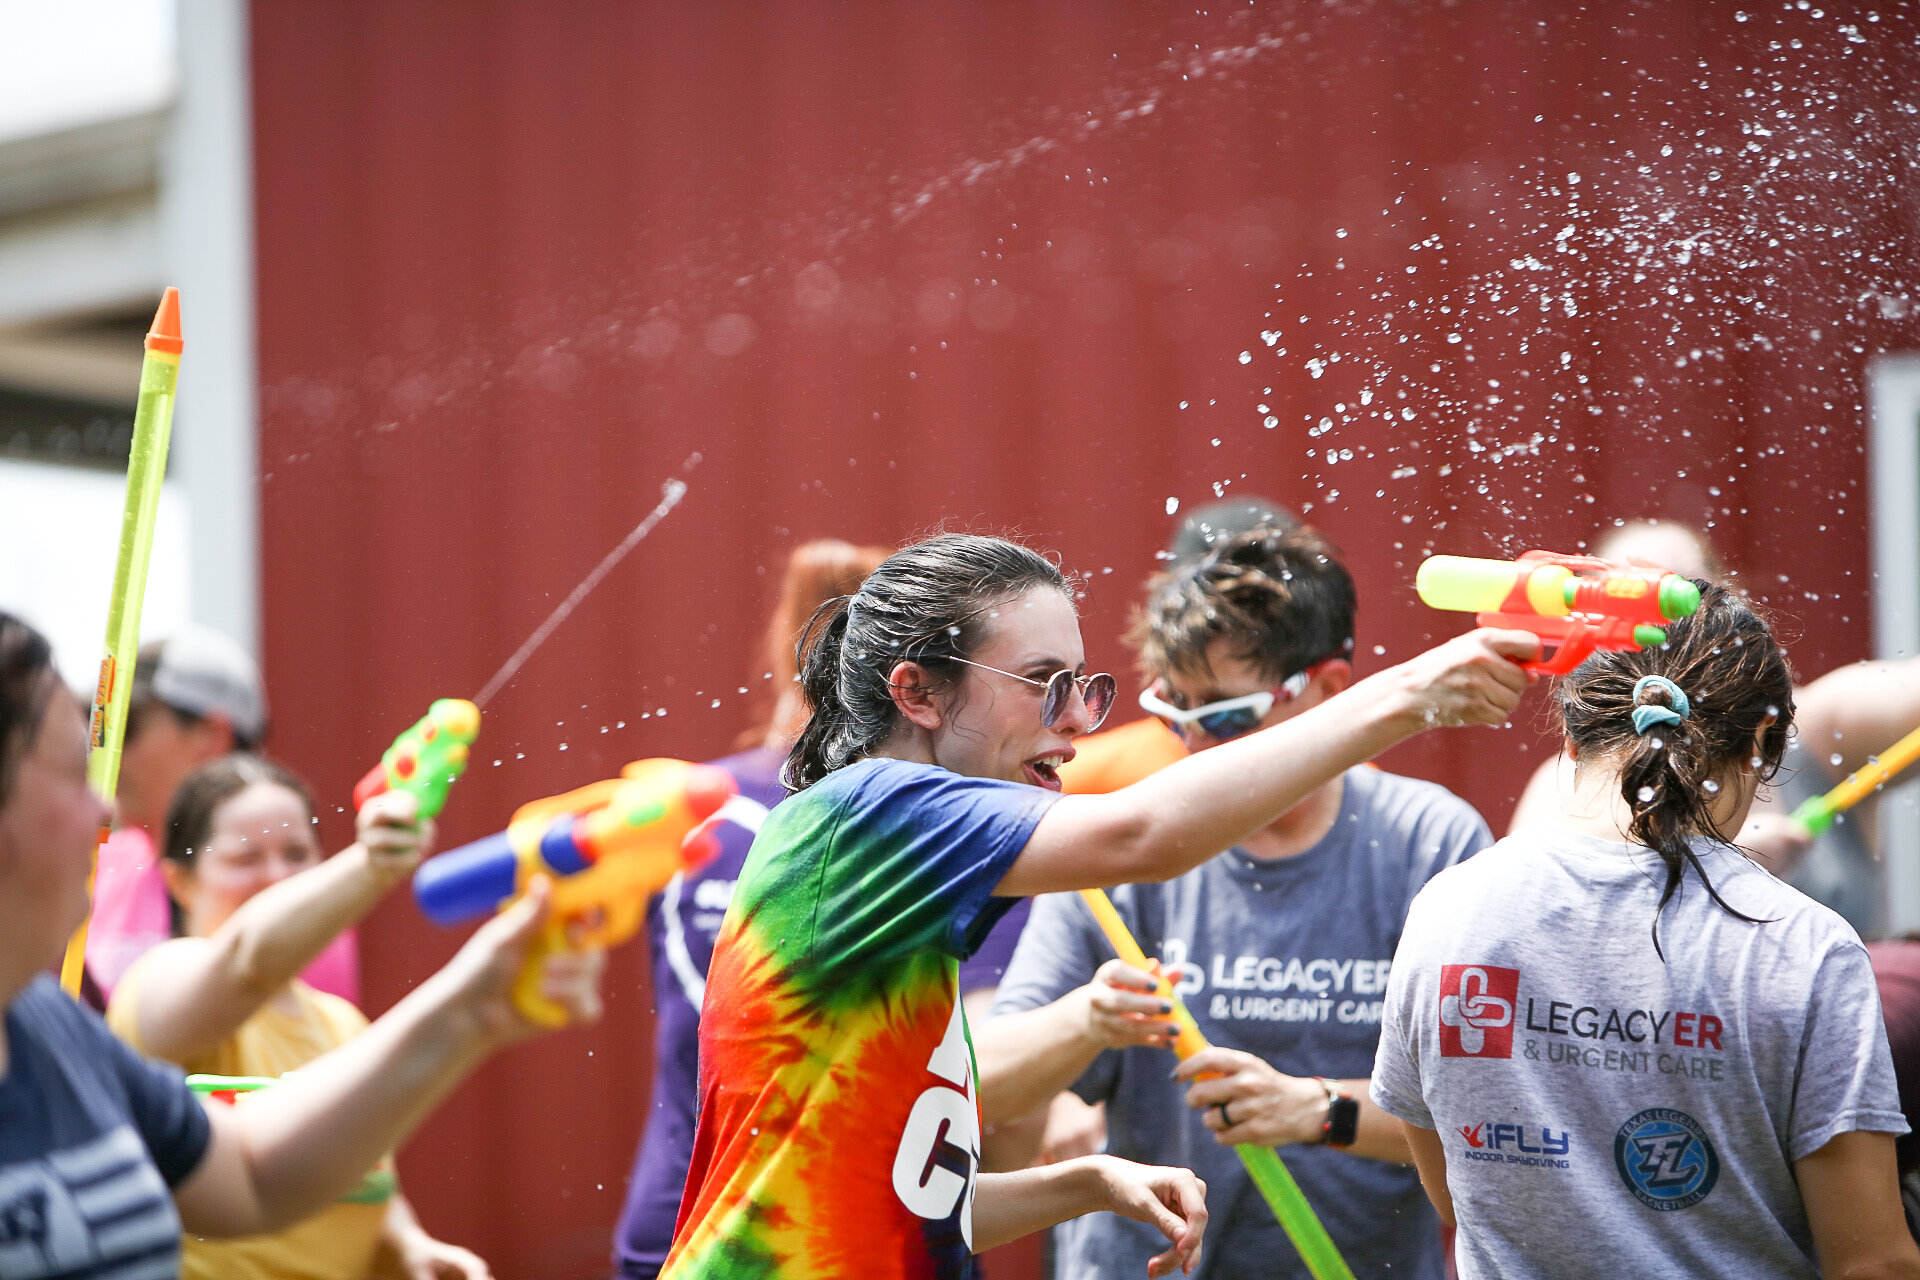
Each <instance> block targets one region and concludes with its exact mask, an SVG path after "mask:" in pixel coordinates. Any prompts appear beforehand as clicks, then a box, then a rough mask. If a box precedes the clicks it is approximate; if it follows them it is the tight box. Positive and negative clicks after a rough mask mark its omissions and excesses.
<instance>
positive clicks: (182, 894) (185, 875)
mask: <svg viewBox="0 0 1920 1280" xmlns="http://www.w3.org/2000/svg"><path fill="white" fill-rule="evenodd" d="M160 878H161V879H162V880H165V881H166V882H167V896H168V897H169V898H172V899H173V901H174V904H175V905H176V906H178V907H179V908H180V910H181V911H183V912H184V911H185V910H187V899H188V898H189V897H191V896H192V894H193V868H192V867H191V866H189V865H187V864H186V863H184V862H182V861H180V860H179V859H178V858H162V859H160Z"/></svg>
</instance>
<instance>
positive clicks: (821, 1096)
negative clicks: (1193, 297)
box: [662, 534, 1535, 1280]
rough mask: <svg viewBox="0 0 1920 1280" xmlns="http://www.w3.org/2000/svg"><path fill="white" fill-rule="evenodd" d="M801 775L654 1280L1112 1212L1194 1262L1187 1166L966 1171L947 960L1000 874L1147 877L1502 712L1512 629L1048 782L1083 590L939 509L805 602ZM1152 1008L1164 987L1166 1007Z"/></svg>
mask: <svg viewBox="0 0 1920 1280" xmlns="http://www.w3.org/2000/svg"><path fill="white" fill-rule="evenodd" d="M803 644H804V645H805V653H804V658H803V662H802V672H801V681H802V685H803V687H804V690H805V692H806V695H807V701H808V704H809V706H810V708H811V709H812V713H813V714H812V718H811V720H810V721H809V723H808V725H807V728H806V730H805V731H804V732H803V733H802V735H801V737H800V740H799V742H798V743H797V744H796V746H795V748H794V751H793V754H792V756H791V757H790V759H789V762H788V782H789V785H791V786H793V787H794V788H795V789H796V790H797V791H798V793H799V794H797V795H795V796H794V797H793V798H792V799H790V800H789V801H787V802H786V803H785V804H783V805H782V806H780V807H779V808H778V809H776V810H775V811H774V812H773V814H772V815H771V816H770V817H769V819H768V821H767V823H766V825H765V826H764V827H763V828H761V832H760V835H759V837H758V839H757V840H756V841H755V843H754V846H753V851H752V852H751V853H750V854H749V855H748V858H747V863H746V866H745V868H744V869H743V871H742V873H741V877H740V880H739V883H738V885H737V886H736V888H735V890H734V895H733V902H732V906H731V907H730V908H729V910H728V913H727V918H726V922H725V924H723V925H722V927H721V933H720V937H719V940H718V941H717V943H716V944H715V948H714V954H713V963H712V967H711V969H710V971H709V973H708V977H707V993H706V1004H705V1008H704V1012H703V1015H702V1022H701V1034H700V1054H701V1111H700V1122H699V1130H698V1133H697V1135H696V1137H695V1140H694V1153H693V1167H692V1170H691V1171H690V1173H689V1176H688V1182H687V1191H686V1195H685V1198H684V1199H683V1200H682V1202H681V1207H680V1225H679V1229H678V1230H677V1232H676V1233H675V1243H674V1249H673V1252H672V1254H671V1255H670V1256H669V1257H668V1259H667V1264H666V1268H665V1270H664V1271H663V1273H662V1274H663V1275H664V1276H666V1277H669V1278H671V1280H694V1278H695V1277H700V1278H706V1277H715V1278H721V1280H734V1278H735V1277H786V1278H791V1280H816V1278H817V1280H827V1278H828V1277H841V1276H849V1275H859V1276H863V1277H876V1278H878V1280H909V1278H912V1280H920V1278H922V1277H925V1278H927V1280H948V1278H953V1277H959V1276H961V1275H963V1274H964V1273H965V1270H966V1263H967V1255H968V1253H969V1252H970V1251H973V1250H979V1249H986V1248H990V1247H992V1246H994V1245H996V1244H1000V1243H1003V1242H1005V1241H1008V1240H1011V1239H1014V1238H1016V1237H1018V1236H1021V1235H1024V1234H1026V1233H1027V1232H1030V1231H1035V1230H1039V1229H1040V1228H1043V1227H1046V1226H1050V1225H1052V1224H1053V1223H1055V1222H1060V1221H1063V1220H1065V1219H1066V1218H1069V1217H1074V1216H1077V1215H1079V1214H1082V1213H1089V1212H1093V1211H1096V1210H1100V1209H1110V1210H1113V1211H1115V1212H1119V1213H1123V1214H1126V1215H1127V1216H1129V1217H1133V1218H1137V1219H1140V1220H1142V1221H1145V1222H1150V1223H1152V1224H1154V1225H1156V1226H1157V1227H1159V1228H1160V1229H1161V1230H1162V1231H1164V1232H1165V1233H1166V1235H1167V1238H1168V1239H1169V1241H1170V1242H1171V1244H1170V1246H1169V1248H1168V1249H1167V1250H1166V1251H1165V1252H1164V1253H1162V1254H1160V1255H1159V1256H1158V1257H1156V1258H1155V1259H1153V1261H1152V1263H1151V1264H1150V1267H1149V1272H1150V1274H1152V1275H1156V1276H1158V1275H1165V1274H1167V1273H1169V1272H1171V1271H1172V1270H1173V1269H1174V1268H1175V1267H1177V1266H1178V1267H1184V1268H1186V1269H1188V1270H1191V1268H1192V1266H1193V1265H1194V1264H1195V1263H1196V1262H1197V1261H1198V1257H1199V1247H1200V1237H1201V1233H1202V1231H1203V1229H1204V1225H1205V1219H1206V1211H1205V1208H1204V1204H1203V1188H1202V1187H1201V1185H1200V1183H1199V1182H1198V1180H1197V1179H1195V1178H1194V1177H1193V1175H1192V1174H1191V1173H1188V1172H1186V1171H1184V1170H1171V1169H1158V1168H1150V1167H1146V1166H1141V1165H1136V1164H1132V1163H1130V1162H1127V1161H1123V1160H1117V1159H1114V1158H1111V1157H1107V1156H1091V1157H1085V1158H1083V1159H1079V1160H1070V1161H1066V1162H1063V1163H1061V1164H1057V1165H1051V1166H1048V1167H1045V1168H1039V1169H1028V1170H1023V1171H1021V1172H1018V1173H1005V1174H981V1173H979V1172H978V1163H979V1110H978V1102H977V1099H976V1090H975V1087H974V1076H975V1072H974V1066H973V1048H972V1042H971V1040H970V1039H969V1037H968V1033H967V1026H966V1019H965V1015H964V1013H963V1011H962V1007H961V1004H960V1001H959V999H958V992H957V983H956V977H955V974H956V969H957V962H958V961H959V960H960V959H961V958H963V957H965V956H966V955H968V954H970V953H971V951H972V949H973V948H974V947H975V946H977V945H978V944H979V942H980V940H981V939H982V938H983V937H984V936H985V934H986V932H987V931H988V929H989V928H991V927H992V925H993V923H994V921H995V920H996V919H998V918H999V916H1000V915H1001V914H1002V913H1003V912H1005V911H1006V910H1007V908H1008V907H1010V906H1011V905H1012V903H1013V901H1014V900H1015V899H1017V898H1020V897H1024V896H1026V895H1028V894H1034V893H1047V892H1056V891H1064V890H1072V889H1079V888H1084V887H1089V886H1093V885H1111V884H1122V883H1127V882H1131V881H1140V880H1165V879H1169V878H1172V877H1174V876H1177V875H1179V874H1181V873H1183V872H1185V871H1187V870H1189V869H1190V868H1192V867H1194V866H1196V865H1198V864H1199V863H1201V862H1204V861H1205V860H1207V859H1208V858H1210V857H1212V856H1213V855H1214V854H1216V853H1218V852H1219V851H1220V850H1221V849H1224V848H1227V847H1228V846H1230V845H1232V844H1234V843H1235V842H1236V841H1238V840H1240V839H1241V838H1242V837H1244V836H1246V835H1247V834H1249V833H1251V832H1253V831H1254V830H1256V829H1258V828H1260V827H1263V826H1265V825H1267V824H1268V823H1270V822H1271V821H1273V819H1274V818H1275V817H1277V816H1278V815H1279V814H1281V813H1283V812H1285V811H1286V810H1287V809H1288V808H1290V807H1291V806H1292V805H1294V804H1295V803H1296V802H1297V801H1298V800H1299V799H1300V798H1301V797H1302V796H1303V795H1305V794H1306V793H1307V792H1309V791H1312V790H1313V789H1314V788H1316V787H1319V786H1321V785H1323V784H1324V783H1326V782H1327V781H1329V780H1330V779H1331V778H1333V777H1335V776H1337V775H1338V774H1339V773H1341V772H1342V771H1344V770H1345V769H1347V768H1349V767H1351V766H1352V765H1354V764H1357V763H1359V762H1360V761H1362V760H1364V759H1366V758H1368V757H1370V756H1372V755H1374V754H1376V753H1378V752H1380V751H1382V750H1385V749H1386V748H1387V747H1390V746H1392V745H1394V744H1395V743H1397V742H1399V741H1401V740H1402V739H1404V738H1406V737H1409V736H1411V735H1412V734H1414V733H1417V732H1419V731H1420V730H1421V729H1423V728H1426V727H1430V726H1432V725H1435V724H1464V723H1498V722H1500V721H1502V720H1504V719H1505V718H1506V715H1507V713H1508V711H1509V710H1511V708H1512V707H1513V705H1514V703H1515V702H1516V701H1517V700H1518V698H1519V695H1520V693H1521V692H1522V691H1523V690H1524V688H1525V685H1526V676H1525V674H1524V673H1523V672H1522V671H1521V669H1520V668H1519V667H1518V666H1516V665H1514V662H1513V661H1512V659H1514V658H1526V657H1531V656H1532V654H1533V652H1534V649H1535V642H1534V640H1533V638H1532V636H1530V635H1526V634H1525V633H1503V632H1476V633H1474V634H1472V635H1469V636H1464V637H1461V638H1460V639H1458V640H1455V641H1452V642H1450V643H1449V644H1447V645H1444V646H1442V647H1441V648H1439V649H1436V650H1434V651H1432V652H1430V653H1428V654H1423V655H1421V656H1420V657H1418V658H1415V659H1414V660H1413V661H1412V662H1409V663H1407V664H1405V665H1403V666H1400V667H1396V668H1393V669H1391V670H1389V671H1386V672H1383V673H1381V674H1380V675H1377V676H1374V677H1373V678H1371V679H1369V680H1365V681H1362V682H1360V683H1359V684H1357V685H1355V686H1353V687H1352V688H1351V689H1350V690H1348V691H1347V692H1345V693H1343V694H1341V695H1340V696H1339V697H1336V698H1333V699H1330V700H1329V701H1328V702H1326V703H1324V704H1322V705H1321V706H1319V707H1316V708H1314V709H1312V710H1310V711H1308V712H1306V713H1304V714H1302V715H1300V716H1297V717H1295V718H1293V719H1292V720H1289V721H1288V722H1286V723H1285V724H1283V725H1279V726H1276V727H1274V728H1272V729H1268V730H1264V731H1262V732H1259V733H1254V734H1249V735H1248V736H1247V737H1245V738H1243V739H1240V740H1239V741H1237V742H1233V743H1228V744H1226V745H1224V746H1221V747H1219V748H1217V749H1216V750H1213V751H1209V752H1206V753H1204V754H1203V755H1199V756H1195V757H1192V758H1191V759H1187V760H1182V761H1179V762H1177V763H1175V764H1174V765H1172V766H1170V767H1168V768H1166V769H1164V770H1162V771H1161V772H1159V773H1157V774H1155V775H1154V776H1152V777H1150V778H1148V779H1145V780H1144V781H1142V782H1139V783H1136V784H1135V785H1133V786H1131V787H1127V788H1125V789H1123V790H1120V791H1116V792H1113V793H1111V794H1108V795H1100V796H1072V797H1065V798H1063V797H1061V796H1060V794H1059V790H1060V781H1059V775H1058V773H1057V769H1058V766H1059V765H1060V763H1061V762H1062V761H1064V760H1067V759H1070V758H1071V757H1072V755H1073V740H1074V739H1075V738H1076V737H1078V736H1080V735H1081V734H1085V733H1088V732H1091V731H1092V730H1093V728H1094V727H1096V726H1097V725H1098V724H1099V722H1100V721H1101V719H1103V718H1104V716H1105V713H1106V711H1107V709H1108V707H1109V706H1110V704H1111V702H1112V699H1113V696H1114V682H1113V678H1112V677H1111V676H1106V675H1094V676H1088V675H1086V674H1084V669H1085V665H1086V663H1085V658H1084V653H1083V647H1082V644H1081V639H1080V627H1079V619H1078V616H1077V614H1076V612H1075V609H1074V605H1073V588H1072V587H1071V586H1070V585H1069V583H1068V582H1067V580H1066V579H1065V577H1063V575H1062V574H1061V573H1060V571H1059V569H1058V568H1056V567H1055V566H1054V565H1053V563H1052V562H1051V561H1049V560H1047V559H1045V558H1044V557H1042V556H1040V555H1038V554H1036V553H1034V552H1032V551H1030V550H1028V549H1026V548H1024V547H1021V546H1019V545H1017V544H1015V543H1012V542H1008V541H1005V540H1002V539H998V538H982V537H974V536H970V535H960V534H943V535H940V536H938V537H935V538H930V539H928V540H927V541H924V542H921V543H918V544H916V545H914V546H911V547H908V548H906V549H904V550H902V551H900V552H898V553H896V554H894V555H893V556H891V557H889V558H888V559H887V560H886V562H885V563H883V564H882V565H881V566H880V568H879V569H877V570H876V571H875V572H874V573H873V574H872V575H871V576H870V577H869V578H868V579H867V580H866V582H865V583H864V584H862V586H861V588H860V590H859V591H857V592H856V593H854V594H853V595H852V596H850V597H846V598H844V599H841V600H836V601H833V602H831V603H829V604H828V605H827V606H826V607H825V608H824V609H823V610H822V611H821V613H820V614H818V615H816V617H815V620H814V622H813V624H812V626H811V627H810V628H809V631H808V634H807V636H806V637H805V639H804V641H803ZM1168 1012H1171V1011H1170V1010H1169V1011H1168Z"/></svg>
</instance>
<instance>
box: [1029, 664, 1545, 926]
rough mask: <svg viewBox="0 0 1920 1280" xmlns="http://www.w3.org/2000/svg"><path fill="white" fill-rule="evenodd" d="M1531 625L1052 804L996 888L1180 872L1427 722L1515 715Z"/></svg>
mask: <svg viewBox="0 0 1920 1280" xmlns="http://www.w3.org/2000/svg"><path fill="white" fill-rule="evenodd" d="M1539 649H1540V642H1539V640H1538V639H1537V638H1536V637H1535V636H1534V635H1533V633H1532V632H1528V631H1492V630H1481V631H1472V632H1468V633H1467V634H1466V635H1463V636H1459V637H1457V638H1455V639H1453V640H1449V641H1448V642H1447V643H1445V644H1443V645H1440V646H1439V647H1437V648H1434V649H1429V650H1428V651H1427V652H1425V653H1423V654H1420V655H1419V656H1418V657H1416V658H1413V659H1412V660H1410V661H1408V662H1403V663H1401V664H1400V665H1399V666H1397V667H1389V668H1388V669H1387V670H1385V671H1382V672H1380V673H1379V674H1377V675H1374V676H1370V677H1368V678H1367V679H1365V680H1362V681H1361V682H1360V683H1358V684H1356V685H1354V686H1353V687H1352V688H1350V689H1347V690H1345V691H1344V692H1342V693H1340V694H1337V695H1335V696H1334V697H1332V698H1329V699H1328V700H1327V701H1325V702H1323V703H1321V704H1320V705H1319V706H1317V707H1313V708H1310V709H1309V710H1306V711H1303V712H1301V713H1300V714H1299V715H1297V716H1295V717H1293V718H1292V719H1291V720H1288V721H1286V722H1284V723H1282V724H1277V725H1274V726H1273V727H1272V728H1269V729H1262V730H1261V731H1260V732H1258V733H1250V734H1248V735H1247V736H1246V737H1244V738H1240V739H1237V740H1235V741H1233V742H1226V743H1222V744H1221V745H1219V746H1217V747H1213V748H1211V749H1210V750H1207V751H1203V752H1200V753H1198V754H1196V755H1191V756H1188V757H1187V758H1186V759H1184V760H1176V761H1175V762H1174V763H1172V764H1170V765H1168V766H1167V767H1166V768H1164V769H1162V770H1160V771H1159V772H1158V773H1156V774H1153V775H1152V776H1151V777H1148V778H1144V779H1142V780H1141V781H1139V782H1136V783H1134V784H1133V785H1132V786H1130V787H1125V788H1123V789H1121V790H1119V791H1114V792H1111V793H1109V794H1107V795H1080V796H1066V797H1064V798H1063V799H1062V800H1061V801H1060V802H1059V803H1058V804H1056V805H1054V806H1053V808H1051V809H1049V810H1048V811H1047V814H1046V816H1045V817H1043V818H1042V819H1041V820H1040V824H1039V825H1038V826H1037V827H1035V828H1034V831H1033V835H1032V836H1031V837H1030V838H1029V839H1028V841H1027V845H1026V848H1025V849H1024V850H1023V851H1022V852H1021V854H1020V858H1019V860H1018V861H1017V862H1015V863H1014V864H1013V867H1012V869H1011V870H1009V871H1008V872H1007V874H1006V876H1005V877H1004V878H1003V879H1002V880H1001V881H1000V883H999V885H998V886H996V887H995V889H994V892H995V893H997V894H1000V895H1002V896H1005V897H1025V896H1027V895H1030V894H1036V893H1056V892H1063V891H1066V890H1071V889H1088V888H1094V887H1104V886H1107V885H1116V884H1132V883H1137V882H1140V881H1150V880H1171V879H1172V878H1174V877H1175V876H1178V875H1182V874H1184V873H1185V872H1187V871H1190V870H1192V869H1193V868H1194V867H1197V866H1199V865H1200V864H1201V863H1202V862H1205V861H1206V860H1207V859H1208V858H1211V857H1213V856H1214V855H1215V854H1217V853H1219V852H1220V851H1221V850H1222V849H1228V848H1231V847H1232V846H1234V845H1235V844H1238V843H1239V842H1240V841H1242V840H1244V839H1246V838H1247V837H1248V836H1250V835H1252V834H1253V833H1254V832H1256V831H1258V830H1260V829H1261V828H1262V827H1265V826H1267V825H1268V824H1269V823H1271V822H1273V821H1274V819H1276V818H1278V817H1279V816H1280V815H1281V814H1283V813H1285V812H1286V811H1287V810H1289V809H1291V808H1292V807H1293V806H1294V805H1296V804H1298V803H1299V802H1300V801H1301V800H1302V799H1304V798H1305V797H1306V796H1307V795H1308V794H1310V793H1311V792H1313V791H1314V790H1316V789H1317V788H1319V787H1322V786H1324V785H1326V784H1327V783H1329V782H1331V781H1333V779H1335V778H1337V777H1339V776H1340V774H1342V773H1344V772H1345V771H1346V770H1348V769H1350V768H1352V767H1353V766H1355V765H1357V764H1360V763H1362V762H1364V761H1367V760H1371V759H1372V758H1373V757H1374V756H1377V755H1379V754H1380V753H1381V752H1383V751H1385V750H1387V749H1388V748H1389V747H1392V746H1395V745H1397V744H1398V743H1400V742H1403V741H1405V740H1406V739H1408V738H1410V737H1412V736H1413V735H1414V734H1416V733H1419V732H1421V731H1422V730H1425V729H1432V728H1438V727H1441V726H1445V725H1470V724H1504V723H1505V722H1506V719H1507V717H1508V715H1510V714H1511V713H1512V711H1513V708H1514V706H1515V704H1517V703H1518V702H1519V701H1520V695H1521V694H1523V693H1525V692H1526V689H1527V682H1528V678H1529V677H1528V674H1527V672H1526V671H1525V670H1524V669H1522V668H1521V667H1520V666H1519V665H1518V663H1520V662H1522V661H1525V660H1527V659H1530V658H1533V657H1534V656H1535V655H1537V654H1538V653H1539Z"/></svg>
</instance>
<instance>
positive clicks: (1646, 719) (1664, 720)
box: [1633, 676, 1693, 737]
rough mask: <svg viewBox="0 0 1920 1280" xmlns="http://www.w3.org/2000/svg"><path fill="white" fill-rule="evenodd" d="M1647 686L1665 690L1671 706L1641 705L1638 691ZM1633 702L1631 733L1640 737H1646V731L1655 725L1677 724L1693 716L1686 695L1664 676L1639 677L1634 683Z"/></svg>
mask: <svg viewBox="0 0 1920 1280" xmlns="http://www.w3.org/2000/svg"><path fill="white" fill-rule="evenodd" d="M1648 685H1652V686H1653V687H1654V688H1656V689H1665V690H1666V691H1667V697H1668V698H1670V699H1672V701H1673V705H1672V706H1670V707H1658V706H1654V705H1653V704H1651V703H1641V702H1640V691H1641V690H1643V689H1645V688H1646V687H1647V686H1648ZM1633 700H1634V702H1635V703H1636V704H1637V705H1635V707H1634V708H1633V731H1634V732H1635V733H1637V734H1640V735H1641V736H1642V737H1645V736H1646V732H1647V730H1649V729H1651V728H1653V726H1655V725H1657V724H1679V723H1680V722H1681V721H1682V720H1685V719H1686V718H1687V717H1688V716H1690V715H1692V714H1693V704H1692V703H1690V702H1688V701H1687V695H1686V694H1685V693H1684V692H1682V691H1681V688H1680V686H1679V685H1677V684H1675V683H1674V682H1673V681H1671V680H1669V679H1667V678H1666V677H1665V676H1641V677H1640V678H1639V679H1638V680H1636V681H1634V682H1633Z"/></svg>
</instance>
